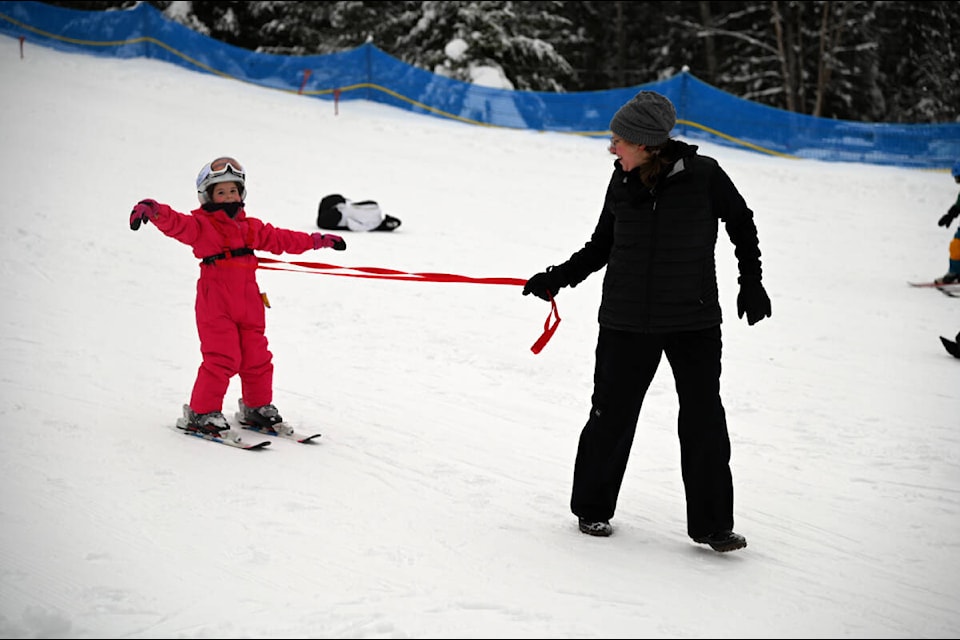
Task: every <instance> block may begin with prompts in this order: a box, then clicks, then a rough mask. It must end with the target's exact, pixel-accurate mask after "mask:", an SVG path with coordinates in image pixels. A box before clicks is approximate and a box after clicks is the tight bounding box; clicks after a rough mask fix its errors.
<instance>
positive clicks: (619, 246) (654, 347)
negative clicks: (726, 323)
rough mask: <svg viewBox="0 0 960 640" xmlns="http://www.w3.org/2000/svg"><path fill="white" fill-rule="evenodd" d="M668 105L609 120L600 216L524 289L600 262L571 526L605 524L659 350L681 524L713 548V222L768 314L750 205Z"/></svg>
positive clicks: (577, 278)
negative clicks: (674, 423) (666, 368)
mask: <svg viewBox="0 0 960 640" xmlns="http://www.w3.org/2000/svg"><path fill="white" fill-rule="evenodd" d="M675 123H676V111H675V110H674V107H673V104H672V103H671V102H670V101H669V100H668V99H667V98H666V97H664V96H662V95H660V94H658V93H655V92H652V91H641V92H640V93H638V94H637V95H636V96H635V97H634V98H633V99H631V100H630V101H629V102H628V103H626V104H625V105H623V107H621V108H620V110H619V111H617V113H616V114H615V115H614V117H613V120H611V122H610V130H611V131H612V133H613V135H612V137H611V143H610V152H611V153H613V154H614V155H616V156H617V160H615V161H614V170H613V176H612V177H611V179H610V184H609V185H608V187H607V193H606V198H605V200H604V203H603V210H602V211H601V213H600V219H599V220H598V221H597V226H596V228H595V229H594V232H593V235H592V236H591V237H590V240H589V241H588V242H587V243H586V244H585V245H584V247H583V248H582V249H580V250H579V251H577V252H576V253H574V254H573V255H572V256H570V258H569V259H568V260H567V261H566V262H564V263H562V264H559V265H556V266H552V267H549V268H548V269H547V270H546V271H543V272H541V273H538V274H536V275H534V276H533V277H531V278H530V279H529V280H528V281H527V283H526V285H525V286H524V288H523V295H527V294H530V293H532V294H533V295H535V296H537V297H538V298H542V299H544V300H550V299H552V297H553V296H555V295H556V294H557V292H558V291H559V290H560V289H561V288H563V287H567V286H570V287H573V286H576V285H577V284H579V283H580V282H582V281H583V280H585V279H586V278H587V276H589V275H590V274H592V273H593V272H595V271H598V270H600V269H601V268H603V267H606V274H605V275H604V279H603V295H602V298H601V301H600V310H599V323H600V330H599V336H598V339H597V348H596V364H595V369H594V387H593V395H592V397H591V403H592V406H591V409H590V417H589V419H588V420H587V423H586V425H585V426H584V428H583V431H582V432H581V433H580V443H579V448H578V450H577V459H576V465H575V468H574V475H573V492H572V496H571V500H570V508H571V510H572V511H573V513H574V515H576V516H577V517H578V518H579V527H580V531H582V532H583V533H586V534H589V535H594V536H609V535H610V534H611V533H613V528H612V527H611V525H610V519H611V518H612V517H613V514H614V511H615V510H616V506H617V496H618V495H619V493H620V485H621V483H622V481H623V476H624V473H625V472H626V467H627V459H628V457H629V455H630V448H631V446H632V444H633V438H634V434H635V432H636V429H637V420H638V418H639V415H640V407H641V405H642V404H643V398H644V396H645V394H646V392H647V389H648V388H649V386H650V382H651V381H652V380H653V377H654V374H655V373H656V371H657V366H658V365H659V363H660V358H661V356H662V355H663V354H666V356H667V361H668V362H669V363H670V367H671V369H672V371H673V377H674V380H675V382H676V388H677V396H678V399H679V404H680V412H679V417H678V433H679V438H680V454H681V460H680V462H681V468H682V475H683V484H684V491H685V494H686V503H687V533H688V535H689V536H690V537H691V538H692V539H693V540H694V541H695V542H698V543H701V544H708V545H710V546H711V547H712V548H713V549H715V550H717V551H733V550H735V549H741V548H743V547H745V546H747V541H746V539H745V538H744V537H743V536H741V535H740V534H737V533H735V532H734V531H733V479H732V476H731V473H730V438H729V436H728V434H727V423H726V416H725V413H724V409H723V404H722V402H721V400H720V360H721V332H720V323H721V312H720V304H719V299H718V292H717V272H716V258H715V250H716V243H717V235H718V229H719V223H720V222H721V221H722V222H723V223H724V226H725V228H726V231H727V234H728V235H729V237H730V239H731V241H732V242H733V244H734V246H735V255H736V257H737V261H738V267H739V271H740V278H739V283H740V293H739V295H738V297H737V313H738V316H739V317H741V318H742V317H743V316H744V314H746V316H747V322H748V323H749V324H750V325H753V324H755V323H757V322H759V321H760V320H762V319H763V318H765V317H770V314H771V311H770V299H769V297H767V293H766V291H765V290H764V288H763V285H762V284H761V275H762V273H761V267H760V249H759V243H758V240H757V228H756V225H755V224H754V221H753V212H752V211H751V210H750V209H749V208H748V207H747V205H746V203H745V202H744V200H743V198H742V197H741V196H740V193H739V192H738V191H737V189H736V187H735V186H734V185H733V183H732V182H731V181H730V178H729V177H728V176H727V174H726V173H725V172H724V171H723V169H721V168H720V165H719V164H718V163H717V161H716V160H714V159H713V158H709V157H706V156H701V155H698V154H697V147H696V146H694V145H689V144H686V143H684V142H681V141H679V140H673V139H671V138H670V131H671V130H672V129H673V126H674V124H675Z"/></svg>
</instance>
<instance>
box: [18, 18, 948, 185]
mask: <svg viewBox="0 0 960 640" xmlns="http://www.w3.org/2000/svg"><path fill="white" fill-rule="evenodd" d="M0 33H3V34H7V35H9V36H12V37H15V38H23V39H24V40H22V42H24V41H26V42H30V43H34V44H39V45H43V46H48V47H52V48H55V49H59V50H63V51H70V52H79V53H87V54H93V55H101V56H110V57H119V58H151V59H154V60H162V61H165V62H170V63H173V64H176V65H180V66H182V67H186V68H188V69H191V70H193V71H200V72H204V73H211V74H215V75H218V76H222V77H225V78H231V79H234V80H238V81H242V82H247V83H251V84H255V85H258V86H261V87H267V88H271V89H277V90H281V91H287V92H292V93H300V94H303V95H305V96H310V97H314V98H318V99H324V100H370V101H373V102H378V103H382V104H387V105H391V106H394V107H398V108H401V109H406V110H409V111H412V112H415V113H421V114H425V115H430V116H435V117H440V118H447V119H453V120H458V121H460V122H464V123H469V124H473V125H481V126H494V127H507V128H515V129H532V130H536V131H556V132H563V133H570V134H576V135H583V136H591V137H601V136H608V135H610V131H609V124H610V118H611V117H612V116H613V114H614V113H615V112H616V110H617V109H618V108H619V107H620V106H621V105H622V104H623V103H625V102H626V101H628V100H629V99H630V98H632V97H633V96H634V95H635V94H636V93H637V91H640V90H651V91H657V92H659V93H662V94H663V95H665V96H667V97H668V98H670V100H671V101H672V102H673V103H674V104H675V105H676V108H677V116H678V121H677V126H676V128H675V129H674V131H673V135H676V136H682V137H684V138H686V139H692V140H696V139H700V140H706V141H709V142H714V143H718V144H723V145H727V146H734V147H740V148H746V149H750V150H752V151H756V152H759V153H765V154H769V155H774V156H782V157H790V158H811V159H817V160H826V161H841V162H864V163H870V164H884V165H895V166H902V167H916V168H926V169H940V170H945V169H948V168H949V167H951V166H952V165H953V163H954V162H956V161H957V159H960V123H948V124H887V123H864V122H853V121H845V120H833V119H829V118H817V117H813V116H808V115H803V114H798V113H792V112H789V111H784V110H782V109H775V108H773V107H768V106H766V105H761V104H758V103H755V102H750V101H748V100H743V99H741V98H737V97H736V96H733V95H731V94H729V93H726V92H724V91H721V90H719V89H717V88H715V87H712V86H710V85H709V84H706V83H705V82H703V81H701V80H699V79H697V78H696V77H695V76H693V75H692V74H690V73H689V72H686V71H684V72H681V73H680V74H678V75H676V76H674V77H672V78H670V79H668V80H663V81H660V82H653V83H648V84H642V85H637V86H633V87H627V88H623V89H611V90H607V91H582V92H573V93H547V92H537V91H512V90H507V89H495V88H491V87H484V86H479V85H474V84H469V83H465V82H460V81H457V80H451V79H450V78H445V77H443V76H439V75H436V74H434V73H430V72H429V71H424V70H423V69H418V68H416V67H414V66H411V65H409V64H406V63H405V62H402V61H400V60H398V59H397V58H394V57H392V56H390V55H389V54H387V53H385V52H383V51H381V50H380V49H378V48H377V47H376V46H375V45H373V44H370V43H368V44H364V45H362V46H360V47H357V48H356V49H351V50H349V51H343V52H340V53H334V54H329V55H313V56H281V55H273V54H265V53H257V52H253V51H248V50H246V49H241V48H239V47H234V46H232V45H228V44H224V43H222V42H218V41H216V40H213V39H211V38H209V37H207V36H204V35H202V34H200V33H197V32H195V31H192V30H190V29H188V28H187V27H185V26H183V25H181V24H179V23H177V22H174V21H172V20H170V19H168V18H166V17H165V16H164V15H163V14H162V13H161V12H159V11H157V10H156V9H154V8H153V7H152V6H150V5H149V4H146V3H143V2H141V3H139V4H138V5H136V6H135V7H133V8H131V9H127V10H115V11H82V10H76V9H66V8H62V7H55V6H52V5H47V4H43V3H40V2H3V3H0Z"/></svg>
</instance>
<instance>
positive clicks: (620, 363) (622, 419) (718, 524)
mask: <svg viewBox="0 0 960 640" xmlns="http://www.w3.org/2000/svg"><path fill="white" fill-rule="evenodd" d="M721 345H722V341H721V334H720V326H719V325H718V326H715V327H711V328H709V329H703V330H699V331H684V332H677V333H664V334H649V333H632V332H628V331H615V330H611V329H604V328H603V327H601V328H600V334H599V337H598V339H597V349H596V366H595V369H594V375H593V396H592V399H591V400H592V406H591V408H590V418H589V419H588V420H587V424H586V426H584V428H583V431H581V433H580V444H579V447H578V449H577V459H576V464H575V467H574V472H573V493H572V496H571V499H570V509H571V510H572V511H573V513H574V515H576V516H579V517H581V518H585V519H587V520H590V521H598V520H609V519H610V518H612V517H613V514H614V512H615V511H616V507H617V497H618V495H619V494H620V485H621V484H622V482H623V476H624V473H625V472H626V469H627V460H628V458H629V457H630V449H631V447H632V445H633V438H634V434H635V433H636V430H637V420H638V419H639V416H640V407H641V406H642V405H643V398H644V396H645V395H646V393H647V389H648V388H649V387H650V382H651V381H652V380H653V376H654V374H655V373H656V371H657V367H658V366H659V364H660V357H661V355H662V354H666V356H667V361H668V362H669V363H670V368H671V369H672V370H673V378H674V381H675V383H676V389H677V397H678V400H679V405H680V413H679V416H678V420H677V432H678V435H679V437H680V465H681V472H682V476H683V487H684V492H685V495H686V502H687V534H688V535H689V536H690V537H692V538H698V537H701V536H706V535H709V534H711V533H714V532H716V531H723V530H732V529H733V478H732V475H731V473H730V438H729V435H728V434H727V421H726V415H725V413H724V410H723V404H722V403H721V401H720V352H721Z"/></svg>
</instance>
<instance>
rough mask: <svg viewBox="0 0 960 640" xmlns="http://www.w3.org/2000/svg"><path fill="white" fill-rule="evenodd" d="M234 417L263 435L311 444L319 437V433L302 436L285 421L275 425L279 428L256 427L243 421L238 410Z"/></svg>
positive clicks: (243, 425)
mask: <svg viewBox="0 0 960 640" xmlns="http://www.w3.org/2000/svg"><path fill="white" fill-rule="evenodd" d="M234 419H235V420H236V421H237V422H238V423H239V424H240V426H241V427H243V428H244V429H246V430H248V431H256V432H257V433H262V434H263V435H265V436H273V437H275V438H286V439H287V440H296V441H297V442H299V443H301V444H311V443H313V441H314V440H315V439H317V438H319V437H320V435H321V434H319V433H315V434H313V435H312V436H303V435H300V434H299V433H297V432H296V431H294V430H293V429H292V428H291V427H290V426H289V425H288V424H287V423H285V422H281V423H279V424H278V425H277V426H278V427H280V428H279V429H271V428H270V427H258V426H256V425H253V424H249V423H246V422H244V421H243V414H241V413H240V412H239V411H238V412H237V413H236V414H235V415H234Z"/></svg>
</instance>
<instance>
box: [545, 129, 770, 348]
mask: <svg viewBox="0 0 960 640" xmlns="http://www.w3.org/2000/svg"><path fill="white" fill-rule="evenodd" d="M661 153H662V154H663V157H664V158H669V159H671V160H673V162H672V163H671V164H669V166H667V167H666V168H665V169H664V171H663V173H662V174H661V176H660V178H659V179H658V181H657V184H656V186H655V187H653V188H648V187H647V186H646V185H644V184H643V182H642V181H641V180H640V176H639V173H638V171H637V170H634V171H631V172H630V173H626V172H624V171H623V169H622V167H621V166H620V161H619V160H616V161H615V162H614V171H613V176H612V177H611V179H610V184H609V186H608V187H607V194H606V198H605V200H604V203H603V211H601V213H600V219H599V220H598V221H597V226H596V228H595V229H594V232H593V235H592V236H591V237H590V240H589V241H588V242H587V243H586V244H585V245H584V247H583V248H582V249H580V250H579V251H577V252H576V253H574V254H573V255H572V256H571V257H570V259H569V260H567V261H566V262H564V263H563V264H561V265H558V266H557V269H559V270H560V271H561V273H562V276H563V280H565V284H567V285H570V286H576V285H577V284H579V283H580V282H582V281H583V280H585V279H586V278H587V276H589V275H590V274H591V273H593V272H595V271H598V270H599V269H601V268H603V267H604V266H606V267H607V271H606V275H605V276H604V280H603V297H602V299H601V302H600V311H599V321H600V325H601V326H603V327H607V328H610V329H618V330H624V331H635V332H644V333H666V332H673V331H690V330H697V329H705V328H708V327H712V326H716V325H718V324H720V322H721V321H722V316H721V311H720V303H719V300H718V291H717V268H716V258H715V253H716V244H717V230H718V228H719V221H721V220H722V221H723V222H724V225H725V228H726V230H727V234H728V235H729V237H730V240H731V241H732V242H733V244H734V246H735V255H736V257H737V261H738V267H739V269H740V276H741V278H755V279H757V280H759V279H760V278H761V266H760V248H759V243H758V240H757V228H756V225H755V224H754V221H753V212H752V211H751V210H750V209H749V208H748V207H747V205H746V203H745V202H744V200H743V198H742V197H741V196H740V193H739V192H738V191H737V189H736V187H735V186H734V185H733V182H731V180H730V178H729V176H727V174H726V172H724V171H723V169H721V168H720V165H719V164H718V163H717V161H716V160H714V159H713V158H709V157H707V156H701V155H698V154H697V147H696V146H695V145H690V144H686V143H684V142H680V141H678V140H671V141H670V143H669V144H668V145H667V146H666V147H665V148H664V149H663V151H662V152H661Z"/></svg>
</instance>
